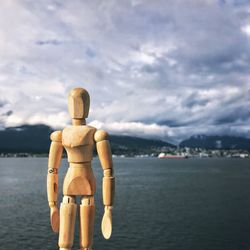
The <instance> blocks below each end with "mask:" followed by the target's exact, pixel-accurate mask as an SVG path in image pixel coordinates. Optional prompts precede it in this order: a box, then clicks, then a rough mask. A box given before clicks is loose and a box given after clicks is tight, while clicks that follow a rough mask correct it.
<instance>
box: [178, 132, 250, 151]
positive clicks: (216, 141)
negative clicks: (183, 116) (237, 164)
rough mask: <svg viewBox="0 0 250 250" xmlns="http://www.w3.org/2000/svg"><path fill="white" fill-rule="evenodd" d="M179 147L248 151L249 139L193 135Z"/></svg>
mask: <svg viewBox="0 0 250 250" xmlns="http://www.w3.org/2000/svg"><path fill="white" fill-rule="evenodd" d="M180 147H189V148H205V149H250V139H247V138H244V137H237V136H219V135H195V136H192V137H190V138H189V139H187V140H184V141H182V142H181V143H180Z"/></svg>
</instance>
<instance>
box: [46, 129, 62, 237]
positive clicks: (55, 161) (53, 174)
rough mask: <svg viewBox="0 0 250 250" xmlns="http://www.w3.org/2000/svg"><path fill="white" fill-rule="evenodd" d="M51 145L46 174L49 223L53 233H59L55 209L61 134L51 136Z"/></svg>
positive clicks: (57, 132)
mask: <svg viewBox="0 0 250 250" xmlns="http://www.w3.org/2000/svg"><path fill="white" fill-rule="evenodd" d="M50 138H51V144H50V150H49V162H48V174H47V194H48V203H49V207H50V222H51V227H52V230H53V231H54V232H58V231H59V212H58V208H57V196H58V174H57V173H58V168H59V167H60V164H61V158H62V151H63V146H62V132H61V131H55V132H53V133H52V134H51V136H50Z"/></svg>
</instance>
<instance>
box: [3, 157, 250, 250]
mask: <svg viewBox="0 0 250 250" xmlns="http://www.w3.org/2000/svg"><path fill="white" fill-rule="evenodd" d="M67 166H68V163H67V161H66V160H65V159H63V161H62V167H61V168H60V170H59V175H60V185H59V189H60V190H61V189H62V181H63V177H64V176H65V174H66V171H67ZM114 168H115V176H116V197H115V206H114V209H113V234H112V237H111V239H110V240H108V241H106V240H105V239H104V238H103V237H102V235H101V219H102V214H103V205H102V191H101V186H102V185H101V181H102V170H101V167H100V163H99V161H98V159H94V160H93V169H94V172H95V175H96V178H97V186H98V188H97V192H96V196H95V203H96V220H95V233H94V246H93V248H94V250H108V249H109V250H117V249H119V250H127V249H138V250H147V249H148V250H149V249H150V250H151V249H154V250H167V249H169V250H243V249H244V250H249V249H250V160H249V159H186V160H170V159H156V158H155V159H154V158H144V159H140V158H115V159H114ZM46 174H47V159H46V158H1V159H0V249H2V250H14V249H25V250H29V249H30V250H34V249H36V250H39V249H41V250H54V249H57V239H58V235H57V234H54V233H53V232H52V231H51V228H50V224H49V208H48V204H47V195H46ZM61 199H62V194H61V193H60V194H59V200H61ZM78 201H79V199H78ZM78 218H79V217H77V219H78ZM78 227H79V222H78V221H77V223H76V235H75V241H74V247H73V249H79V243H78Z"/></svg>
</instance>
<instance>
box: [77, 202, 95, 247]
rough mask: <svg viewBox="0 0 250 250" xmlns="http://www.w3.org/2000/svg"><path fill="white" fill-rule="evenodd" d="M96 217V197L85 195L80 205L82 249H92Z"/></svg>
mask: <svg viewBox="0 0 250 250" xmlns="http://www.w3.org/2000/svg"><path fill="white" fill-rule="evenodd" d="M94 219H95V204H94V197H83V199H82V204H81V205H80V249H91V247H92V244H93V234H94Z"/></svg>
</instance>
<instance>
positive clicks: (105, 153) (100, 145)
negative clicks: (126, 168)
mask: <svg viewBox="0 0 250 250" xmlns="http://www.w3.org/2000/svg"><path fill="white" fill-rule="evenodd" d="M96 149H97V153H98V156H99V159H100V162H101V166H102V168H103V170H106V169H110V168H113V161H112V154H111V149H110V144H109V141H108V140H104V141H100V142H97V143H96Z"/></svg>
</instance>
